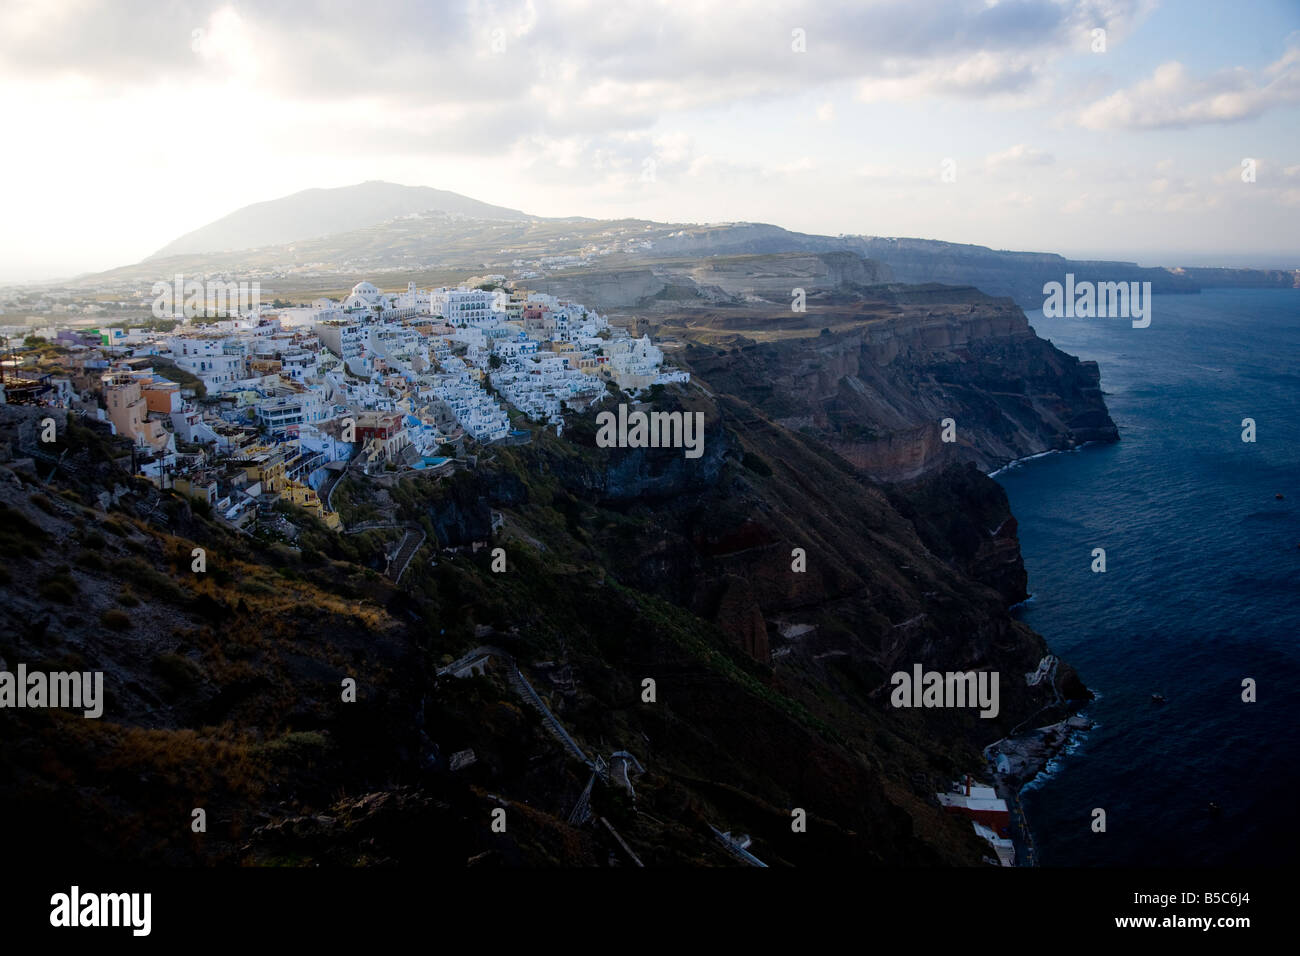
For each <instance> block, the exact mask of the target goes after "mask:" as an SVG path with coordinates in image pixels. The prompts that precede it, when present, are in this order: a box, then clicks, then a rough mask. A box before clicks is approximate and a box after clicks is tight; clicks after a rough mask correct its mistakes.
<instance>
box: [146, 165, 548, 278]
mask: <svg viewBox="0 0 1300 956" xmlns="http://www.w3.org/2000/svg"><path fill="white" fill-rule="evenodd" d="M428 211H436V212H442V213H446V214H448V215H452V216H464V217H466V218H470V219H487V220H508V221H516V222H517V221H523V220H528V219H530V218H531V217H530V216H528V215H527V214H526V213H522V212H520V211H519V210H518V209H507V208H505V207H504V206H493V205H491V204H490V203H485V202H479V201H478V200H477V199H470V198H469V197H468V196H462V195H460V194H459V193H453V192H447V191H446V190H442V189H431V188H429V187H428V186H399V185H397V184H396V183H386V182H381V181H378V180H372V181H370V182H365V183H359V184H357V185H356V186H340V187H338V188H337V189H304V190H303V191H302V192H299V193H294V194H293V195H292V196H285V197H283V198H281V199H271V200H268V201H267V202H259V203H253V205H251V206H245V207H244V208H242V209H237V210H235V211H234V212H232V213H231V214H230V215H228V216H223V217H222V218H220V219H218V220H217V221H216V222H212V223H209V224H208V225H206V226H202V227H200V228H199V229H195V230H194V231H193V232H189V233H186V234H185V235H183V236H181V237H180V238H179V239H176V240H173V241H172V242H169V243H168V244H167V245H165V246H163V247H162V248H161V249H159V250H158V251H157V252H156V253H154V254H153V255H152V256H150V257H149V258H150V259H160V258H163V257H166V256H175V255H185V254H190V253H211V252H225V251H230V250H239V249H255V248H259V247H261V246H274V245H280V244H283V243H288V242H296V241H299V240H303V239H316V238H319V237H321V236H329V235H333V234H335V233H340V232H350V231H351V230H354V229H361V228H364V227H365V226H373V225H375V224H377V223H380V222H383V221H384V220H386V219H392V218H394V217H396V216H405V215H410V214H412V213H420V212H428ZM146 261H148V260H146Z"/></svg>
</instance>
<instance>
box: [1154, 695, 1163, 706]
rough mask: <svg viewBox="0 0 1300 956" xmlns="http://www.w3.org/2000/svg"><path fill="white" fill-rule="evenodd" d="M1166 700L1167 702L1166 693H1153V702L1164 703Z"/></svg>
mask: <svg viewBox="0 0 1300 956" xmlns="http://www.w3.org/2000/svg"><path fill="white" fill-rule="evenodd" d="M1164 702H1165V695H1164V694H1152V695H1151V703H1153V704H1163V703H1164Z"/></svg>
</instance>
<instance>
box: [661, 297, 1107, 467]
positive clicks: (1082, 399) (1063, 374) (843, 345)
mask: <svg viewBox="0 0 1300 956" xmlns="http://www.w3.org/2000/svg"><path fill="white" fill-rule="evenodd" d="M876 292H877V294H878V295H881V296H883V299H881V300H876V301H863V302H861V303H860V304H859V305H858V307H857V308H856V310H855V308H854V307H853V306H841V307H840V308H839V309H838V310H836V312H835V314H834V315H824V316H823V317H822V320H824V321H827V322H831V323H833V327H831V326H828V327H827V328H826V329H825V332H824V334H819V335H817V336H815V337H809V338H791V339H782V340H780V341H775V342H753V341H750V343H749V344H745V345H742V346H740V347H735V348H732V349H730V350H722V351H718V350H714V349H711V348H704V347H697V348H688V349H686V350H684V351H683V352H682V353H681V354H682V356H683V361H684V362H685V364H687V365H688V366H690V367H691V369H692V370H693V371H694V372H695V373H696V374H697V375H698V376H699V377H700V379H701V380H702V381H703V382H704V383H705V384H706V385H707V387H708V388H710V389H713V390H716V391H720V392H724V393H726V394H728V395H733V396H736V397H737V398H740V399H741V400H743V401H745V402H746V403H747V404H749V405H751V406H753V408H754V409H755V411H756V412H758V413H759V414H761V415H763V416H764V417H766V418H770V419H771V420H773V421H774V422H776V423H777V424H779V425H781V426H783V427H785V428H788V429H791V430H793V431H802V432H808V433H811V434H814V435H816V436H817V437H818V438H819V439H820V440H821V441H823V442H825V443H826V444H828V445H829V446H830V447H831V448H832V449H834V450H835V452H836V453H837V454H839V455H841V456H842V457H843V458H845V459H846V460H847V461H849V462H851V463H852V464H854V465H855V466H856V467H858V468H859V469H861V470H862V471H863V472H864V473H865V474H867V475H869V476H870V477H872V478H875V479H876V480H879V481H900V480H906V479H911V478H916V477H919V476H921V475H924V474H927V473H930V472H933V471H935V470H937V469H940V468H942V467H943V466H945V465H947V464H950V463H954V462H967V461H969V462H974V463H975V464H977V465H979V466H980V468H982V469H983V470H985V471H988V470H992V469H993V468H996V467H998V466H1000V465H1003V464H1006V463H1007V462H1008V461H1011V460H1013V459H1016V458H1023V457H1026V456H1028V455H1033V454H1038V453H1039V452H1043V451H1047V450H1049V449H1065V448H1071V447H1074V446H1075V445H1078V444H1080V443H1083V442H1088V441H1113V440H1115V438H1116V437H1118V436H1117V432H1116V429H1115V425H1114V423H1113V422H1112V421H1111V419H1110V416H1109V415H1108V414H1107V411H1106V405H1105V402H1104V400H1103V399H1102V394H1101V389H1100V387H1099V377H1100V375H1099V371H1098V369H1097V366H1096V364H1095V363H1092V362H1081V361H1079V360H1078V359H1076V358H1074V357H1073V356H1070V355H1067V354H1065V353H1064V352H1062V351H1060V350H1059V349H1057V348H1056V347H1055V346H1053V345H1052V344H1051V343H1050V342H1046V341H1044V340H1043V339H1040V338H1039V337H1038V336H1037V335H1036V334H1035V333H1034V331H1033V329H1032V328H1031V327H1030V325H1029V322H1028V320H1027V319H1026V318H1025V315H1024V313H1023V312H1022V311H1021V310H1020V309H1019V307H1017V306H1016V305H1015V304H1014V303H1012V302H1009V301H1007V300H1005V299H992V298H990V297H988V296H984V295H982V294H980V293H979V292H977V291H975V290H973V289H932V290H931V291H930V293H929V294H925V293H924V292H923V291H920V290H915V289H912V290H907V291H905V292H904V293H902V294H899V295H895V294H893V293H892V292H890V291H889V290H885V291H881V290H876ZM813 324H816V322H814V323H813ZM752 334H753V335H755V336H759V335H761V334H762V330H761V328H760V329H759V330H758V331H755V332H753V333H752ZM948 420H950V421H951V423H952V425H951V427H950V428H949V429H945V424H944V423H945V421H948ZM945 431H947V434H946V435H945ZM945 438H948V439H951V440H945Z"/></svg>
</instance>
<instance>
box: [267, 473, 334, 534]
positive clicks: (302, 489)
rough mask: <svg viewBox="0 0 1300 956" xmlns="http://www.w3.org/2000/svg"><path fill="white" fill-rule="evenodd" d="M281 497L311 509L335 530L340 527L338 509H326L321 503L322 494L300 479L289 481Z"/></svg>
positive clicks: (281, 492)
mask: <svg viewBox="0 0 1300 956" xmlns="http://www.w3.org/2000/svg"><path fill="white" fill-rule="evenodd" d="M280 497H281V498H283V499H284V500H285V501H287V502H289V503H290V504H293V505H297V506H298V507H299V508H305V509H306V510H307V511H310V512H311V513H312V514H314V515H315V516H316V517H317V518H319V519H320V520H321V521H323V522H325V525H326V527H328V528H330V529H331V530H333V531H337V530H338V529H339V524H340V522H339V515H338V512H337V511H326V510H325V506H324V505H323V504H321V500H320V495H318V494H316V492H314V491H313V490H312V489H311V488H309V487H308V486H307V485H304V484H303V483H302V482H300V481H288V482H286V483H285V486H284V487H283V488H281V489H280Z"/></svg>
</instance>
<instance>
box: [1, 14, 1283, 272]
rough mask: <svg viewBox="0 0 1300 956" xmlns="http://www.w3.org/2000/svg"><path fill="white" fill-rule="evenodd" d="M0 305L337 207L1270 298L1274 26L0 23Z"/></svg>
mask: <svg viewBox="0 0 1300 956" xmlns="http://www.w3.org/2000/svg"><path fill="white" fill-rule="evenodd" d="M0 112H2V114H3V115H4V116H5V118H6V121H7V125H8V131H9V136H8V137H7V142H6V147H5V149H4V154H3V155H4V159H3V163H2V165H0V184H2V187H0V188H2V189H3V192H2V193H0V198H2V199H3V209H4V212H5V217H6V220H7V222H6V226H5V228H4V230H3V232H2V233H0V281H7V282H14V281H32V280H39V279H46V278H54V277H61V276H69V275H73V274H76V273H81V272H87V271H97V270H102V269H107V268H112V267H114V266H118V265H124V264H128V263H131V262H135V261H138V260H140V259H142V258H144V257H145V256H147V255H149V254H151V253H153V252H155V251H157V250H158V249H159V248H160V247H162V246H163V245H165V244H166V243H167V242H168V241H170V240H171V239H174V238H176V237H177V236H180V235H182V234H184V233H186V232H189V231H190V230H192V229H195V228H197V227H199V226H202V225H204V224H206V223H208V222H210V221H212V220H214V219H217V218H220V217H221V216H224V215H226V214H227V213H230V212H232V211H234V210H235V209H237V208H240V207H242V206H245V205H248V204H250V203H254V202H260V201H263V200H267V199H274V198H277V197H280V196H284V195H287V194H289V193H293V192H297V191H299V190H302V189H307V188H312V187H331V186H345V185H351V184H354V183H359V182H363V181H366V180H387V181H390V182H397V183H403V184H406V185H413V186H415V185H420V186H433V187H435V188H439V189H449V190H453V191H455V192H459V193H463V194H465V195H468V196H472V197H474V198H476V199H480V200H483V201H485V202H490V203H495V204H498V205H503V206H510V207H514V208H518V209H522V210H524V211H525V212H529V213H534V214H537V215H543V216H589V217H596V218H614V217H628V216H631V217H638V218H645V219H653V220H659V221H670V222H725V221H750V222H771V223H775V224H777V225H781V226H785V227H786V228H789V229H795V230H799V231H803V232H815V233H823V234H832V235H834V234H839V233H851V234H867V235H882V236H914V237H921V238H928V239H944V240H949V241H954V242H971V243H978V244H981V245H988V246H992V247H994V248H1001V249H1027V250H1037V251H1045V252H1059V253H1061V254H1063V255H1068V256H1073V257H1090V258H1113V259H1126V260H1133V261H1138V262H1141V263H1143V264H1144V265H1180V264H1181V265H1202V264H1208V265H1260V266H1266V267H1288V266H1289V267H1293V268H1295V267H1300V229H1298V228H1297V227H1296V223H1297V221H1300V0H1237V2H1233V3H1230V4H1229V3H1221V2H1217V0H1211V2H1191V0H1182V2H1171V0H1165V2H1163V3H1157V2H1153V0H854V2H848V3H841V2H836V0H810V2H789V3H783V2H776V0H718V2H715V0H671V2H643V0H559V2H545V0H522V2H518V0H500V2H497V0H470V2H460V3H439V2H436V0H434V2H429V0H424V2H412V3H399V2H391V3H390V2H385V0H370V2H367V3H365V4H360V3H355V2H343V0H292V2H290V0H259V2H252V0H238V2H198V0H195V2H188V0H171V2H168V3H165V4H164V3H155V2H141V0H104V2H100V0H5V2H4V4H3V5H0Z"/></svg>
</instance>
